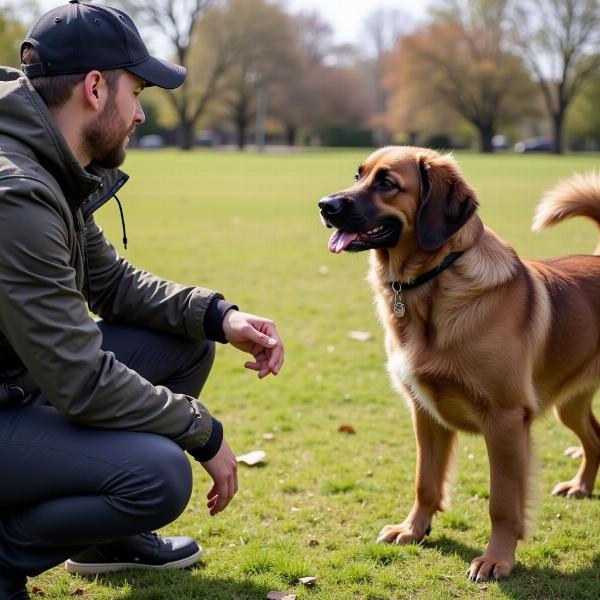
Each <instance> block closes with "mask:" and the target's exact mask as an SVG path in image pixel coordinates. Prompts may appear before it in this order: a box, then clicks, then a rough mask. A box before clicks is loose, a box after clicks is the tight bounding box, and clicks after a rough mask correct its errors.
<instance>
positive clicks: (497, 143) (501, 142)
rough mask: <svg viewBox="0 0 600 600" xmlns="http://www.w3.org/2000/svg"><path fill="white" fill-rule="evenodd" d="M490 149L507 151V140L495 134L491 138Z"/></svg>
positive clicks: (503, 136)
mask: <svg viewBox="0 0 600 600" xmlns="http://www.w3.org/2000/svg"><path fill="white" fill-rule="evenodd" d="M492 147H493V148H494V150H508V140H507V139H506V136H505V135H501V134H499V133H498V134H496V135H495V136H494V137H493V138H492Z"/></svg>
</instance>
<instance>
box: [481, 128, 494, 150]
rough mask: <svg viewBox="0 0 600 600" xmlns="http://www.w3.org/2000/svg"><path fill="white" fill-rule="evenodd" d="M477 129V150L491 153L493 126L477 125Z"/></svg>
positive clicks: (492, 148)
mask: <svg viewBox="0 0 600 600" xmlns="http://www.w3.org/2000/svg"><path fill="white" fill-rule="evenodd" d="M478 129H479V150H480V151H481V152H483V153H485V154H491V153H492V152H493V151H494V145H493V144H492V138H493V137H494V128H493V127H491V126H490V125H481V126H478Z"/></svg>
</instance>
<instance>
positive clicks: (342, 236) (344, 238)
mask: <svg viewBox="0 0 600 600" xmlns="http://www.w3.org/2000/svg"><path fill="white" fill-rule="evenodd" d="M357 237H358V233H352V232H351V231H342V230H341V229H337V230H336V231H334V232H333V234H332V235H331V237H330V238H329V252H335V253H336V254H339V253H340V252H342V251H344V250H345V249H346V248H347V247H348V246H349V245H350V243H351V242H353V241H354V240H355V239H356V238H357Z"/></svg>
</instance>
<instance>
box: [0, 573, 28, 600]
mask: <svg viewBox="0 0 600 600" xmlns="http://www.w3.org/2000/svg"><path fill="white" fill-rule="evenodd" d="M26 585H27V578H26V577H10V578H8V577H3V576H2V575H0V598H2V600H31V598H30V596H29V594H28V593H27V587H26Z"/></svg>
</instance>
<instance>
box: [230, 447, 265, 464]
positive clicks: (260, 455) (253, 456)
mask: <svg viewBox="0 0 600 600" xmlns="http://www.w3.org/2000/svg"><path fill="white" fill-rule="evenodd" d="M266 456H267V453H266V452H264V451H263V450H254V451H252V452H248V453H247V454H242V455H241V456H238V457H237V461H238V462H241V463H244V464H246V465H250V466H251V467H252V466H254V465H258V464H259V463H261V462H263V461H264V460H265V458H266Z"/></svg>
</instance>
